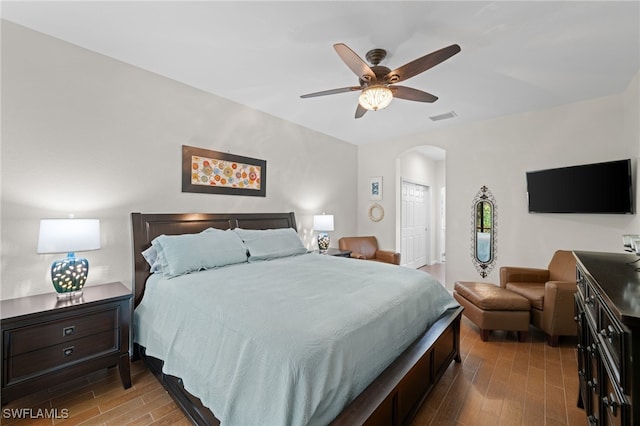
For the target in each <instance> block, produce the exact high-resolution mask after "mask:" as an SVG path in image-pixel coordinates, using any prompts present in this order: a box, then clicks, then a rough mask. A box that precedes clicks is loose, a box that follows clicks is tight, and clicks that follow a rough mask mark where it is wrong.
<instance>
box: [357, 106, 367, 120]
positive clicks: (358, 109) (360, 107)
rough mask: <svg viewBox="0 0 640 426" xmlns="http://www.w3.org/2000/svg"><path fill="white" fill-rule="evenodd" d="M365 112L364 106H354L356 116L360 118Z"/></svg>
mask: <svg viewBox="0 0 640 426" xmlns="http://www.w3.org/2000/svg"><path fill="white" fill-rule="evenodd" d="M366 112H367V109H366V108H364V107H363V106H362V105H360V104H358V108H356V118H360V117H362V116H363V115H365V114H366Z"/></svg>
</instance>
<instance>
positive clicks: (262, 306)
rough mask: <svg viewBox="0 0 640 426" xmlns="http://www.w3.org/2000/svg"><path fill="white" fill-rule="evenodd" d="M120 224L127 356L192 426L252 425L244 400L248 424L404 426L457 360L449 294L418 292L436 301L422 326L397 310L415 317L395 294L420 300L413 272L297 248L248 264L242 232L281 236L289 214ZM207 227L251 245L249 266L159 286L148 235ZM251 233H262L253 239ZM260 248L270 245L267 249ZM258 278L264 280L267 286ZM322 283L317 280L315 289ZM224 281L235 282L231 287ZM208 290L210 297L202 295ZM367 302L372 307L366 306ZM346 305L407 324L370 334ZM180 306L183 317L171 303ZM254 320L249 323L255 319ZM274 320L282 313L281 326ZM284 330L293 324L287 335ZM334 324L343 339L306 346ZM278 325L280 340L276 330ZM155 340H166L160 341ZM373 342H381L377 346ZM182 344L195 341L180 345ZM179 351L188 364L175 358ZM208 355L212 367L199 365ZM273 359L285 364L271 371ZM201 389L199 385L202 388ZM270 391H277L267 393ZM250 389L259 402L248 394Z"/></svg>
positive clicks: (375, 327)
mask: <svg viewBox="0 0 640 426" xmlns="http://www.w3.org/2000/svg"><path fill="white" fill-rule="evenodd" d="M131 219H132V227H133V261H134V300H135V307H136V309H135V313H134V351H135V352H134V358H142V359H143V360H144V362H145V363H146V364H147V365H148V366H149V368H150V370H151V371H152V372H153V373H154V375H155V376H156V378H157V379H158V380H159V381H160V382H161V383H162V384H163V386H164V387H165V389H167V391H168V392H169V394H170V395H171V396H172V398H173V399H174V400H175V401H176V403H177V404H178V405H179V406H180V408H181V409H182V410H183V411H184V412H185V414H186V415H187V416H188V417H189V418H190V420H191V421H192V422H193V423H194V424H198V425H215V424H220V423H222V424H223V425H224V424H241V423H254V424H255V423H257V422H258V421H251V420H247V419H248V418H249V417H242V416H248V415H249V414H247V413H245V412H246V411H247V410H248V408H243V404H245V405H247V404H248V403H247V402H242V398H245V399H247V398H248V399H247V401H252V400H255V401H256V403H255V404H249V405H253V406H254V407H252V410H257V413H256V414H255V415H256V416H259V417H254V418H260V419H261V420H260V421H259V423H262V424H300V423H308V424H327V423H331V424H334V425H354V424H383V425H399V424H408V423H410V422H411V420H412V419H413V417H414V416H415V414H416V412H417V410H418V409H419V407H420V405H421V403H422V402H423V401H424V399H425V398H426V396H427V394H428V393H429V391H430V390H431V389H432V388H433V386H434V384H435V383H436V382H437V381H438V380H439V379H440V377H441V376H442V374H443V372H444V371H445V370H446V368H447V367H448V366H449V364H450V363H451V362H452V361H454V360H455V361H456V362H460V346H459V341H460V318H461V313H462V308H461V307H460V306H458V305H457V303H455V301H453V302H451V300H453V299H451V300H449V297H450V296H449V295H448V293H447V295H446V297H445V296H442V295H440V294H439V293H438V294H439V295H438V296H437V297H434V296H432V295H424V296H420V297H421V298H422V299H424V300H425V302H424V303H426V304H428V303H437V305H438V306H440V307H441V308H439V309H440V310H442V313H441V314H440V313H439V312H438V313H437V315H436V313H435V306H434V313H433V314H432V315H436V316H435V317H434V318H430V319H425V318H426V317H427V315H425V314H424V313H423V312H419V314H417V315H414V316H409V315H408V314H407V312H413V311H416V309H417V308H416V306H417V305H415V303H418V302H417V301H416V300H412V299H416V297H413V296H412V297H404V296H403V293H404V292H405V290H404V287H403V286H407V288H409V287H415V288H418V291H421V292H422V291H424V290H423V289H422V287H425V286H424V285H417V284H413V283H411V281H413V280H414V279H417V278H416V276H417V275H420V274H415V271H412V270H409V269H406V268H401V267H397V266H395V265H373V266H367V265H366V264H370V263H371V264H374V263H377V262H359V261H356V260H353V259H347V258H337V257H331V256H326V255H319V254H314V253H306V252H304V253H302V252H296V253H295V254H294V255H292V256H289V255H287V256H277V258H273V259H272V258H268V259H267V258H260V257H258V252H259V250H260V247H259V245H255V243H254V242H251V241H250V240H251V238H252V236H253V235H254V234H260V235H263V234H265V233H271V232H274V233H275V232H278V234H277V235H288V234H289V233H293V232H288V231H292V230H293V231H295V230H296V222H295V216H294V214H293V213H255V214H253V213H241V214H211V213H197V214H196V213H193V214H182V213H178V214H142V213H132V215H131ZM210 228H212V229H210ZM213 230H225V231H226V232H227V233H226V234H220V231H216V232H218V233H219V234H216V235H220V236H224V237H225V238H226V236H227V234H229V233H233V232H235V233H236V234H239V235H241V239H242V240H243V241H244V242H245V243H246V244H253V245H252V246H250V249H249V252H250V254H251V255H254V254H255V256H256V257H255V259H256V260H255V261H252V259H251V256H250V257H249V261H247V262H236V263H234V264H230V265H225V266H222V267H215V268H210V269H204V270H202V271H200V272H194V273H190V274H180V273H177V274H176V276H172V277H170V279H165V277H162V276H161V275H162V274H152V273H151V272H150V270H151V267H150V264H149V263H148V262H147V260H145V256H144V255H143V252H145V251H147V250H148V249H149V248H150V247H151V246H152V242H153V241H154V240H156V241H158V237H161V236H164V237H161V238H166V236H176V237H177V236H185V235H190V234H194V235H195V234H203V233H204V232H214V231H213ZM231 230H234V231H231ZM258 230H260V231H263V230H267V231H264V232H253V231H258ZM252 232H253V233H252ZM269 235H271V234H269ZM278 238H284V237H278ZM165 247H166V246H165ZM271 247H273V244H271V246H270V250H271ZM232 263H233V262H232ZM360 268H365V269H360ZM368 268H374V269H373V270H371V269H368ZM375 268H381V269H375ZM165 271H166V265H165ZM305 271H307V273H306V274H305ZM314 271H315V272H314ZM337 274H341V275H337ZM305 275H309V277H307V276H305ZM346 275H351V276H352V278H353V279H355V281H357V282H359V284H358V283H357V282H355V283H353V284H352V283H351V282H350V281H349V280H347V278H348V277H346ZM425 275H426V274H425ZM343 276H344V279H343ZM398 276H399V277H401V279H400V280H398V284H396V285H393V286H390V285H388V283H386V282H385V281H388V280H389V279H391V278H392V277H398ZM269 277H271V278H274V279H272V280H270V281H269ZM322 277H325V278H324V279H325V280H327V281H326V282H325V281H322V279H323V278H322ZM387 277H389V278H387ZM421 277H422V276H421ZM394 279H395V278H394ZM420 279H422V278H420ZM231 281H233V282H234V283H235V284H234V285H230V282H231ZM362 286H366V287H367V288H366V290H362V289H361V288H360V287H362ZM374 286H378V287H374ZM438 286H439V285H438ZM440 287H441V286H440ZM305 288H306V289H311V291H312V292H313V294H308V293H307V290H304V292H303V289H305ZM196 290H197V291H203V293H198V292H196ZM341 291H344V292H345V295H344V296H343V295H341V296H340V297H338V298H335V297H333V299H339V300H338V301H339V302H342V303H348V305H343V309H341V308H332V311H331V312H324V311H322V309H325V308H324V307H323V306H324V305H323V303H324V299H327V298H328V297H327V294H335V293H334V292H341ZM298 292H300V293H298ZM387 292H388V293H389V295H388V296H387V295H386V293H387ZM209 293H210V295H209ZM346 293H353V294H352V295H351V296H349V295H348V294H346ZM213 294H215V297H214V296H211V295H213ZM238 294H241V295H242V297H240V298H239V299H238V300H235V301H233V303H234V305H232V306H233V309H230V310H229V309H228V306H231V305H230V304H231V302H229V301H230V300H232V299H230V298H233V297H237V296H238ZM283 294H284V295H285V296H286V297H283V296H282V295H283ZM194 295H198V296H194ZM373 295H375V297H373ZM370 296H371V301H369V300H368V298H369V297H370ZM347 297H355V299H353V300H357V306H358V307H360V306H372V307H373V308H371V309H369V310H370V311H372V312H373V313H374V314H375V315H376V316H378V315H381V314H379V312H380V311H382V310H385V311H387V310H388V313H385V315H392V316H393V315H395V316H396V317H398V320H400V321H404V322H405V323H406V324H405V323H403V324H402V325H394V324H395V323H392V322H390V321H389V322H387V320H386V319H384V318H382V317H381V318H382V319H379V320H376V321H378V322H377V323H375V324H372V325H370V326H369V325H367V324H369V322H368V320H367V322H364V321H362V320H361V319H360V318H359V317H356V316H353V315H356V312H359V311H366V310H367V309H364V308H363V309H360V308H359V309H345V307H346V306H355V305H356V303H353V302H349V300H348V299H347ZM382 297H389V300H390V301H391V300H393V302H389V303H382V302H381V301H378V300H376V299H378V298H382ZM292 298H296V299H295V300H296V302H295V306H300V307H301V308H300V309H299V310H296V308H295V306H294V305H287V303H290V301H289V300H288V299H292ZM439 298H441V299H439ZM364 299H367V300H364ZM404 299H407V300H404ZM431 299H433V300H431ZM180 300H182V302H181V303H180V302H179V301H180ZM384 300H386V299H383V302H384ZM309 301H311V302H309ZM305 303H306V305H305ZM399 303H408V304H409V305H407V306H404V307H402V308H401V309H398V308H394V309H392V308H389V309H386V305H393V306H395V305H396V304H399ZM412 303H413V304H414V305H412ZM376 304H377V305H376ZM183 305H184V307H185V308H186V309H183V308H181V307H180V306H183ZM383 308H384V309H383ZM223 309H227V310H226V311H224V310H223ZM429 310H431V309H429ZM294 311H295V312H294ZM352 311H353V312H352ZM204 312H207V316H204ZM256 312H259V313H260V315H255V313H256ZM282 312H286V315H284V317H285V318H283V315H281V314H282ZM399 312H400V313H399ZM194 315H195V316H194ZM167 318H170V321H168V320H167ZM223 318H224V319H225V320H226V319H229V321H230V322H228V324H231V327H229V325H228V324H227V325H226V326H225V327H226V330H227V331H225V332H224V333H223V331H220V330H218V328H217V327H218V324H219V323H222V319H223ZM376 318H377V317H376ZM261 319H263V322H265V323H267V324H268V327H267V331H265V332H264V333H265V334H264V335H259V336H255V335H252V336H251V337H250V338H247V337H246V336H245V334H247V335H248V333H249V330H252V329H253V328H255V327H256V326H257V324H258V323H260V322H261ZM286 320H288V321H286ZM394 321H395V320H394ZM200 323H202V325H203V328H204V329H206V330H208V331H207V333H210V334H207V336H206V337H205V336H204V335H203V334H202V333H204V332H203V331H196V336H199V337H198V338H191V337H189V338H186V337H184V333H185V329H189V330H196V329H197V328H198V327H196V325H197V324H200ZM347 323H349V324H351V323H353V324H357V327H355V326H354V327H353V328H354V329H353V330H352V329H351V328H347ZM185 324H186V325H185ZM292 324H298V326H297V329H295V328H293V327H292ZM336 324H337V327H338V331H335V330H334V331H330V332H329V333H330V334H331V336H338V335H339V336H342V335H343V334H344V336H343V337H335V339H334V338H333V337H332V338H331V339H330V341H328V343H327V344H326V345H325V344H324V343H323V345H318V344H317V341H316V340H313V338H314V336H316V335H319V334H320V333H321V332H322V333H325V328H326V329H327V330H329V329H328V327H334V326H336ZM221 327H222V326H221ZM394 327H396V328H394ZM155 328H157V329H158V330H156V329H155ZM356 328H357V330H356ZM229 329H231V331H232V333H231V335H230V334H229V333H228V331H229ZM283 329H286V330H285V332H278V330H283ZM299 329H302V330H299ZM367 329H369V330H368V331H367ZM159 330H162V332H160V331H159ZM331 330H333V329H331ZM343 330H348V331H344V332H343ZM406 330H409V331H406ZM295 333H299V334H297V335H296V334H295ZM356 333H358V334H356ZM364 333H373V334H372V335H371V334H370V335H367V334H364ZM407 333H408V334H407ZM410 333H413V334H410ZM401 334H407V335H406V336H405V337H404V338H405V339H410V341H408V342H407V343H402V342H398V343H397V344H396V343H394V344H393V345H386V344H384V343H385V341H386V340H389V339H395V336H396V335H401ZM166 335H170V336H166ZM238 336H240V337H238ZM371 336H373V337H371ZM381 336H382V337H381ZM384 336H387V337H384ZM383 337H384V338H383ZM240 338H242V339H244V340H239V339H240ZM161 339H164V340H167V341H169V343H166V342H165V343H163V342H161V341H160V340H161ZM323 339H324V337H323ZM379 339H382V340H383V341H380V342H379V341H378V340H379ZM346 341H353V342H356V345H355V347H347V346H346V343H345V342H346ZM190 342H196V343H195V345H194V346H189V345H190ZM296 345H297V346H296ZM367 345H370V347H367ZM325 346H326V347H325ZM387 347H390V349H387ZM309 348H311V349H309ZM252 351H253V352H252ZM393 351H397V352H398V353H394V352H393ZM256 352H257V355H258V358H259V359H258V361H252V362H246V361H243V359H247V360H255V359H256V358H255V357H256ZM186 354H189V356H190V357H194V358H183V356H185V355H186ZM234 354H237V356H234ZM308 354H311V355H308ZM305 357H307V358H310V359H314V360H315V361H314V362H315V364H312V365H313V367H311V368H310V367H308V366H304V365H305V364H302V362H301V361H300V362H299V361H298V358H305ZM213 358H215V359H216V362H215V363H212V364H211V365H209V364H205V363H206V362H209V361H208V360H209V359H213ZM225 358H234V359H236V358H237V359H236V360H235V361H234V362H235V364H233V365H231V367H222V366H223V365H224V364H221V362H222V360H223V359H225ZM194 360H195V361H194ZM278 362H282V363H284V364H283V365H286V366H292V368H290V369H288V368H281V367H280V366H279V364H277V363H278ZM261 364H265V365H268V366H272V367H273V368H271V370H276V371H277V374H271V373H269V371H266V372H265V371H262V370H260V371H258V370H257V368H258V367H254V365H257V366H259V365H261ZM276 365H278V366H277V367H276ZM365 367H366V368H365ZM253 370H256V371H255V372H254V371H253ZM266 370H268V369H266ZM209 374H211V375H209ZM200 376H201V377H202V379H201V380H199V377H200ZM272 376H273V377H272ZM205 378H206V379H205ZM252 380H253V382H252ZM198 381H200V382H202V383H197V382H198ZM256 381H258V382H260V383H263V384H264V383H269V386H270V387H269V388H268V389H270V391H269V392H265V391H264V388H262V390H261V391H256V389H258V390H259V389H261V388H260V387H253V386H251V384H252V383H254V382H256ZM319 383H321V384H320V385H319ZM343 383H345V385H344V386H343V385H342V384H343ZM346 383H348V384H349V385H348V386H347V385H346ZM203 384H207V385H208V387H207V388H204V387H203ZM247 385H249V386H247ZM243 386H244V387H243ZM209 388H211V389H212V390H210V389H209ZM280 388H282V389H283V394H282V395H280V393H279V391H278V392H276V391H277V389H280ZM252 391H253V392H259V394H255V395H253V394H252V393H251V392H252ZM211 394H214V395H213V396H212V395H211ZM247 395H249V396H247ZM265 395H266V397H267V399H266V400H265V401H263V402H262V403H260V401H258V399H259V398H261V397H265ZM216 398H219V399H220V401H222V402H219V401H218V399H216ZM256 398H258V399H256ZM269 398H271V399H272V401H271V400H270V399H269ZM203 401H206V403H205V402H203ZM271 402H272V403H271ZM269 406H273V407H275V409H273V410H272V409H271V408H270V407H269ZM208 407H216V408H213V409H211V408H208ZM247 407H248V405H247ZM239 411H240V412H241V413H238V412H239ZM271 411H274V413H271ZM216 414H218V415H217V416H216ZM252 415H253V414H252ZM270 416H272V417H270ZM219 418H220V419H223V421H222V422H221V421H220V420H219ZM301 419H303V420H301Z"/></svg>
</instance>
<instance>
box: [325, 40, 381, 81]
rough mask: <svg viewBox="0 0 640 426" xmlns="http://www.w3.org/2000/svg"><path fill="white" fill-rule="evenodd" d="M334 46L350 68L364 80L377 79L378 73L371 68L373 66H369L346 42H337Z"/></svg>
mask: <svg viewBox="0 0 640 426" xmlns="http://www.w3.org/2000/svg"><path fill="white" fill-rule="evenodd" d="M333 48H334V49H335V50H336V52H338V55H339V56H340V58H341V59H342V60H343V61H344V63H345V64H347V66H348V67H349V69H350V70H351V71H353V72H354V73H355V74H356V75H357V76H358V78H360V79H362V80H364V81H375V80H376V74H375V73H374V72H373V71H372V70H371V68H369V65H367V63H366V62H365V61H363V60H362V58H361V57H360V56H358V54H357V53H355V52H354V51H353V50H351V49H350V48H349V47H347V45H346V44H344V43H336V44H334V45H333Z"/></svg>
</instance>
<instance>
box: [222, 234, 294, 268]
mask: <svg viewBox="0 0 640 426" xmlns="http://www.w3.org/2000/svg"><path fill="white" fill-rule="evenodd" d="M234 232H236V233H237V234H238V235H239V236H240V238H242V241H244V245H245V246H246V247H247V249H248V250H249V262H253V261H256V260H269V259H276V258H279V257H286V256H294V255H297V254H303V253H306V252H307V249H306V247H305V246H304V244H302V240H301V239H300V237H299V236H298V233H297V232H296V231H295V230H294V229H293V228H278V229H263V230H254V229H242V228H236V229H234Z"/></svg>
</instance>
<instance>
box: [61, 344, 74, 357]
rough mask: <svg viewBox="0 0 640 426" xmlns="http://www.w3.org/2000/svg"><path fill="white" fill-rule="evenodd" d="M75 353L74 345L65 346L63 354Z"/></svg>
mask: <svg viewBox="0 0 640 426" xmlns="http://www.w3.org/2000/svg"><path fill="white" fill-rule="evenodd" d="M72 353H73V346H69V347H68V348H64V349H63V350H62V355H64V356H69V355H71V354H72Z"/></svg>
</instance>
